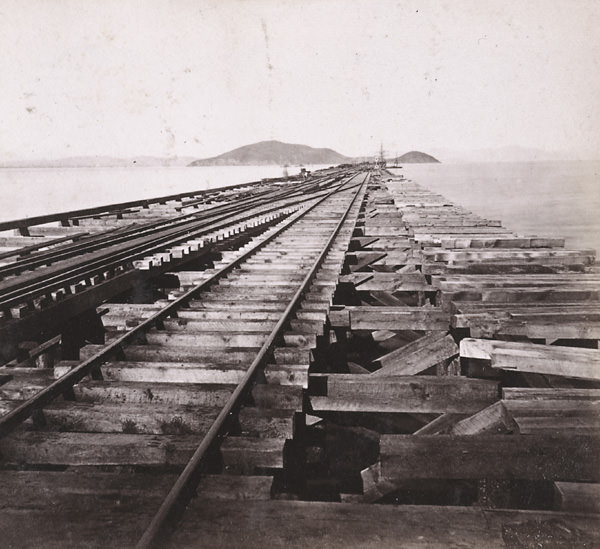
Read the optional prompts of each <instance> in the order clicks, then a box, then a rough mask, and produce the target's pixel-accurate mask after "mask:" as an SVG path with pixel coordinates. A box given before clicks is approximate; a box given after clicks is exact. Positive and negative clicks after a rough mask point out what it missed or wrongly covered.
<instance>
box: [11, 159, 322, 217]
mask: <svg viewBox="0 0 600 549" xmlns="http://www.w3.org/2000/svg"><path fill="white" fill-rule="evenodd" d="M306 168H307V169H309V170H311V169H313V170H314V169H318V168H319V166H306ZM287 171H288V173H289V175H294V174H297V173H298V172H299V171H300V168H295V167H290V168H287ZM282 175H283V168H281V167H279V166H206V167H194V168H188V167H176V168H162V167H158V168H145V167H135V168H64V169H62V168H25V169H21V168H5V169H0V221H8V220H11V219H18V218H21V217H31V216H34V215H40V214H47V213H56V212H60V211H65V210H76V209H81V208H87V207H92V206H102V205H105V204H113V203H116V202H127V201H130V200H139V199H141V198H152V197H156V196H165V195H170V194H175V193H183V192H186V191H197V190H205V189H214V188H218V187H225V186H227V185H235V184H236V183H246V182H249V181H258V180H260V179H262V178H265V177H281V176H282Z"/></svg>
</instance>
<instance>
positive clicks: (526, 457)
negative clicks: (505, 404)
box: [380, 434, 600, 481]
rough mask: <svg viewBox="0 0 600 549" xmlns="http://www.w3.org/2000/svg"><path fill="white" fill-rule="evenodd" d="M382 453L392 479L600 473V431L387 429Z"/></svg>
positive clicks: (588, 477)
mask: <svg viewBox="0 0 600 549" xmlns="http://www.w3.org/2000/svg"><path fill="white" fill-rule="evenodd" d="M380 459H381V467H382V474H383V476H384V477H385V478H386V479H402V478H449V479H450V478H456V479H458V478H463V479H468V478H472V479H481V478H496V479H501V478H510V479H527V480H572V481H597V480H599V479H600V439H599V438H598V437H597V436H576V435H569V434H560V435H528V436H521V435H507V436H496V435H479V436H470V435H466V436H465V435H436V436H431V437H427V436H423V437H414V436H411V435H382V437H381V442H380Z"/></svg>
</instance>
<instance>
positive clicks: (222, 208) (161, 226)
mask: <svg viewBox="0 0 600 549" xmlns="http://www.w3.org/2000/svg"><path fill="white" fill-rule="evenodd" d="M302 192H303V188H302V187H294V188H291V189H285V190H284V191H282V190H280V189H277V190H276V191H273V190H272V189H270V190H269V191H266V192H265V193H261V196H256V195H254V196H251V197H248V198H245V199H242V200H241V201H239V202H237V203H236V204H231V203H227V204H223V205H219V206H214V207H212V208H208V209H206V210H203V211H202V212H190V213H187V214H183V215H181V216H176V217H172V218H170V219H166V220H164V221H158V222H150V223H147V224H143V225H135V226H133V227H130V228H128V229H127V230H125V231H122V232H120V233H119V234H117V235H115V234H114V232H112V231H106V232H103V233H101V235H99V236H95V235H94V236H91V237H89V238H86V239H85V240H83V241H79V242H74V243H72V244H68V245H65V246H61V247H59V248H58V249H53V250H48V251H47V252H41V253H38V254H35V255H34V256H30V257H26V258H22V259H19V260H18V261H16V262H14V263H11V264H9V265H2V266H0V276H7V275H12V274H18V273H20V272H22V271H25V270H31V269H32V268H35V267H38V266H40V265H45V264H47V263H56V262H57V261H60V260H61V259H65V258H69V257H72V256H74V255H78V254H81V253H89V252H91V251H93V250H95V249H100V248H102V247H106V246H110V245H112V244H117V243H120V242H127V241H128V240H131V239H133V238H139V237H141V236H142V235H143V234H144V233H147V234H148V235H151V234H153V233H156V232H159V231H162V230H171V229H176V228H179V230H185V229H186V226H187V225H190V226H191V225H193V224H194V223H195V222H196V219H197V218H198V217H200V216H202V218H203V219H202V220H203V221H205V222H209V221H214V220H211V215H212V216H220V218H221V219H222V218H223V216H225V215H228V214H231V213H235V212H239V211H243V210H244V209H246V208H248V207H250V206H251V204H254V203H257V204H263V203H265V202H266V200H272V201H275V200H281V199H283V198H285V197H288V198H289V197H291V196H294V195H296V194H301V193H302ZM105 235H107V236H105ZM69 240H70V238H69ZM36 246H38V247H41V246H40V244H37V245H36ZM11 255H18V250H14V251H13V252H11Z"/></svg>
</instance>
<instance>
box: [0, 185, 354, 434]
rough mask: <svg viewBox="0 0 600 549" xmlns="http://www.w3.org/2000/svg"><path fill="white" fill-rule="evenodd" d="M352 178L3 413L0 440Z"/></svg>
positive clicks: (0, 419) (0, 421) (0, 420)
mask: <svg viewBox="0 0 600 549" xmlns="http://www.w3.org/2000/svg"><path fill="white" fill-rule="evenodd" d="M353 177H355V176H352V177H350V178H349V179H348V180H347V181H344V182H343V183H341V184H340V185H338V187H337V188H335V189H333V190H332V191H330V192H329V193H328V194H327V195H326V196H324V197H322V198H321V199H319V200H318V201H317V202H315V203H314V204H312V205H310V206H309V207H307V208H305V209H304V210H301V211H299V212H296V215H295V217H290V218H289V219H288V220H287V221H286V222H285V223H284V224H283V225H282V226H281V227H280V228H278V229H277V230H276V231H274V232H273V233H272V234H270V235H269V236H268V237H267V238H266V239H264V240H262V241H261V242H259V243H257V244H256V245H255V246H253V247H252V248H250V249H248V250H247V251H246V252H244V253H243V254H242V255H241V256H240V257H238V258H237V259H235V260H234V261H232V262H230V263H229V264H227V265H225V266H223V267H222V268H220V269H219V270H217V271H216V272H215V273H214V274H213V275H211V276H210V277H209V278H208V279H206V280H205V281H203V282H202V283H200V284H198V285H197V286H195V287H194V288H191V289H190V290H189V291H188V292H186V293H185V294H183V295H182V296H180V297H179V298H178V299H176V300H175V301H173V302H172V303H170V304H168V305H167V306H166V307H164V308H163V309H161V310H160V311H157V312H156V313H154V314H153V315H152V316H150V317H149V318H147V319H146V320H144V321H143V322H141V323H140V324H139V325H138V326H136V327H135V328H133V329H132V330H131V331H129V332H127V333H126V334H123V335H122V336H120V337H118V338H117V339H115V340H113V341H112V342H111V343H109V344H108V345H107V346H106V347H104V348H103V349H101V350H100V351H98V352H97V353H96V354H95V355H93V356H91V357H90V358H89V359H87V360H85V361H83V362H82V363H81V364H79V365H78V366H76V367H75V368H73V369H72V370H70V371H69V372H67V373H66V374H65V375H63V376H62V377H60V378H59V379H57V380H56V381H54V382H52V383H51V384H50V385H48V386H47V387H45V388H44V389H42V390H41V391H40V392H38V393H37V394H35V395H34V396H33V397H32V398H30V399H29V400H27V401H26V402H23V403H22V404H20V405H19V406H17V407H16V408H15V409H13V410H11V411H10V412H8V413H7V414H4V415H3V416H2V417H0V438H2V437H4V436H6V435H8V434H9V433H10V432H12V431H13V430H14V429H15V428H16V427H17V426H18V425H20V424H21V423H22V422H23V421H25V420H26V419H27V418H28V417H30V416H31V414H33V412H34V411H36V410H39V409H41V408H43V407H44V406H45V405H46V404H48V403H50V402H52V401H53V400H54V399H55V398H56V397H58V396H59V395H61V394H64V393H65V392H67V391H68V390H69V389H70V388H71V387H72V386H73V385H74V384H75V383H77V382H79V381H80V380H81V379H83V378H84V377H85V376H87V375H88V374H90V373H91V372H92V371H93V370H94V369H96V368H99V367H100V366H101V364H102V363H103V362H104V361H105V359H106V357H107V356H109V355H111V354H114V353H116V352H119V351H121V350H122V348H123V346H124V345H125V344H127V343H129V342H130V341H131V340H135V339H137V338H139V336H140V335H141V334H142V333H145V332H146V331H147V330H149V329H150V328H152V327H153V326H154V325H155V324H157V323H160V322H162V320H164V319H165V318H166V317H168V316H170V315H172V314H173V313H174V312H176V311H177V309H178V308H180V307H181V306H183V305H186V304H187V303H188V302H189V301H190V300H191V299H193V298H194V297H195V296H196V295H197V294H199V293H200V292H202V291H204V290H205V289H206V288H208V287H209V286H210V284H212V283H213V282H215V281H216V280H218V279H219V278H220V277H222V276H224V275H225V274H228V273H229V272H231V271H232V270H233V269H234V268H235V267H236V266H237V265H239V264H240V263H241V262H243V261H245V260H246V259H247V258H248V257H250V256H251V255H252V254H254V253H255V252H257V251H258V250H259V249H260V248H262V247H264V246H265V245H266V244H268V243H269V242H271V241H272V240H273V239H275V238H276V237H277V236H278V235H279V234H281V233H282V232H283V231H285V230H286V229H287V228H288V227H289V226H291V225H293V224H294V223H296V222H297V221H298V220H299V219H301V218H302V217H304V216H305V215H306V214H307V213H308V212H310V211H312V210H313V209H314V208H315V207H316V206H318V205H319V204H320V203H321V202H323V201H324V200H326V199H327V198H328V197H329V196H331V195H332V194H334V193H336V192H338V191H339V190H340V189H341V187H343V186H345V185H346V184H347V183H348V182H349V181H350V180H351V179H352V178H353Z"/></svg>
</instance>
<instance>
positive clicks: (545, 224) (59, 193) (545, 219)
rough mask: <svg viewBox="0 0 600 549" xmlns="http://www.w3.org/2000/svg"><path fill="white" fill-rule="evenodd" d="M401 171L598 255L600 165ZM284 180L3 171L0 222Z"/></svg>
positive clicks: (487, 212) (268, 173) (147, 171)
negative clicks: (262, 181)
mask: <svg viewBox="0 0 600 549" xmlns="http://www.w3.org/2000/svg"><path fill="white" fill-rule="evenodd" d="M317 168H318V167H317V166H311V167H308V166H307V169H312V170H315V169H317ZM286 169H287V171H288V172H289V174H290V175H294V174H296V173H298V171H299V168H291V167H290V168H286ZM394 171H396V170H394ZM398 173H403V174H404V175H405V177H407V178H409V179H411V180H413V181H414V182H415V183H418V184H420V185H422V186H424V187H426V188H428V189H430V190H432V191H435V192H438V193H440V194H442V195H443V196H445V197H446V198H448V199H449V200H452V201H453V202H455V203H457V204H460V205H461V206H464V207H466V208H467V209H469V210H471V211H472V212H473V213H475V214H478V215H480V216H482V217H486V218H488V219H501V220H502V222H503V224H504V226H505V227H507V228H508V229H510V230H512V231H514V232H516V233H517V234H520V235H532V234H536V235H539V236H559V237H560V236H564V237H566V238H567V245H568V246H572V247H576V248H594V249H596V250H599V251H600V162H529V163H523V162H504V163H478V164H468V163H464V164H446V163H442V164H406V165H404V166H403V168H402V170H399V171H398ZM282 175H283V168H282V167H280V166H206V167H164V168H163V167H156V168H146V167H131V168H64V169H63V168H26V169H22V168H7V169H0V221H7V220H11V219H18V218H22V217H31V216H34V215H41V214H48V213H56V212H60V211H65V210H76V209H81V208H87V207H93V206H100V205H105V204H112V203H118V202H127V201H131V200H139V199H141V198H151V197H156V196H164V195H169V194H175V193H182V192H186V191H195V190H204V189H212V188H218V187H223V186H227V185H234V184H237V183H244V182H249V181H258V180H260V179H262V178H267V177H280V176H282Z"/></svg>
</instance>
